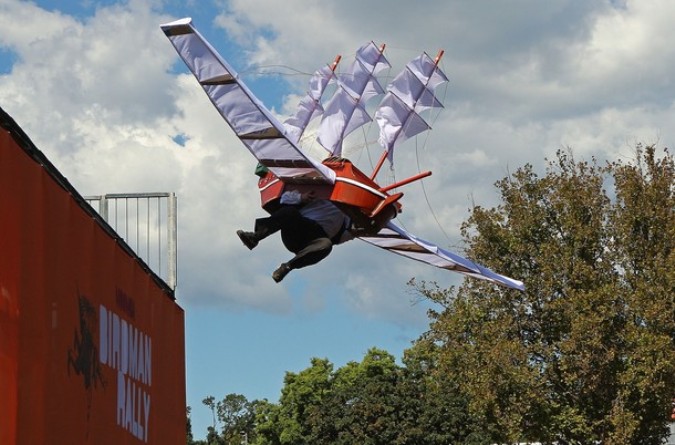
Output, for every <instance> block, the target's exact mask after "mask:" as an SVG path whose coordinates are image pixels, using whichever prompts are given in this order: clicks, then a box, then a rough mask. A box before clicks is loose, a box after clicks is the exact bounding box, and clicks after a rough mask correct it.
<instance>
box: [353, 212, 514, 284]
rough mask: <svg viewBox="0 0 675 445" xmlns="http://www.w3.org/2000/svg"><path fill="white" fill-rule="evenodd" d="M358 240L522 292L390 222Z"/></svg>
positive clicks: (507, 280) (500, 277) (509, 281)
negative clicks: (375, 232)
mask: <svg viewBox="0 0 675 445" xmlns="http://www.w3.org/2000/svg"><path fill="white" fill-rule="evenodd" d="M360 239H362V240H363V241H365V242H367V243H369V244H372V245H374V246H377V247H380V248H382V249H385V250H388V251H390V252H393V253H397V254H399V255H402V256H404V257H407V258H411V259H413V260H417V261H421V262H423V263H427V264H431V265H432V266H436V267H440V268H441V269H447V270H451V271H454V272H459V273H461V274H464V275H468V276H471V277H474V278H480V279H483V280H488V281H491V282H493V283H497V284H500V285H502V286H506V287H510V288H512V289H518V290H521V291H524V290H525V286H524V285H523V282H522V281H518V280H514V279H513V278H509V277H506V276H504V275H500V274H498V273H495V272H493V271H491V270H490V269H488V268H486V267H483V266H481V265H480V264H476V263H474V262H473V261H471V260H468V259H466V258H463V257H461V256H459V255H457V254H455V253H452V252H450V251H447V250H444V249H441V248H440V247H438V246H436V245H434V244H432V243H429V242H428V241H424V240H423V239H420V238H417V237H416V236H415V235H413V234H411V233H408V232H406V231H405V230H403V229H402V228H400V227H398V226H396V225H395V224H393V223H391V222H390V223H389V224H387V227H385V228H384V229H382V230H380V231H379V232H378V233H377V234H376V235H374V236H364V237H360Z"/></svg>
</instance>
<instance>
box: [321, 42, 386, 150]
mask: <svg viewBox="0 0 675 445" xmlns="http://www.w3.org/2000/svg"><path fill="white" fill-rule="evenodd" d="M384 48H385V46H384V45H382V46H381V47H379V48H378V47H377V46H376V45H375V43H373V42H372V41H371V42H369V43H367V44H365V45H363V46H362V47H361V48H359V49H358V51H357V52H356V58H355V60H354V61H353V62H352V64H351V65H350V67H349V69H348V70H347V71H346V72H345V73H341V74H339V75H338V87H337V89H336V91H335V93H334V94H333V96H332V97H331V98H330V100H329V101H328V103H327V104H326V106H325V107H324V108H325V110H324V114H323V116H322V119H321V124H320V126H319V130H318V132H319V136H318V137H317V140H318V142H319V144H321V146H322V147H324V148H325V149H326V150H327V151H328V152H329V153H330V154H331V155H332V156H341V155H342V143H343V141H344V138H345V137H346V136H347V135H349V134H350V133H352V132H353V131H354V130H356V129H357V128H359V127H361V126H362V125H365V124H367V123H368V122H371V121H372V118H371V117H370V115H369V114H368V112H367V111H366V107H365V105H366V102H367V101H368V100H369V99H371V98H373V97H375V96H377V95H379V94H384V88H382V86H381V85H380V83H379V81H378V80H377V77H376V76H377V74H378V73H379V72H381V71H382V70H383V69H386V68H389V67H391V65H390V64H389V61H388V60H387V59H386V58H385V56H384Z"/></svg>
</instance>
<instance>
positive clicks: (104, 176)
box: [0, 0, 675, 323]
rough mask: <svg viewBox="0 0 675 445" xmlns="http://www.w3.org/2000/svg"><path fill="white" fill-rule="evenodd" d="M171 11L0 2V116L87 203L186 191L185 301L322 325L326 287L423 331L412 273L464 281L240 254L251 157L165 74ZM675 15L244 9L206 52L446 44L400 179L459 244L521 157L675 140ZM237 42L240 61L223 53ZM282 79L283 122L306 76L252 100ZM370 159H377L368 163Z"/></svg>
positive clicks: (272, 249)
mask: <svg viewBox="0 0 675 445" xmlns="http://www.w3.org/2000/svg"><path fill="white" fill-rule="evenodd" d="M160 6H161V4H160V3H155V4H153V3H148V2H144V1H140V0H138V1H130V2H128V3H125V4H122V5H116V6H110V7H99V8H98V9H97V10H96V11H95V13H93V15H91V16H90V17H88V18H86V19H75V18H73V17H71V16H68V15H65V14H61V13H58V12H48V11H46V10H44V9H41V8H39V7H37V6H36V5H35V4H33V3H30V2H23V1H8V0H4V1H2V2H0V27H2V29H3V30H4V31H3V32H2V33H0V46H1V47H2V48H4V49H7V50H9V51H12V52H13V53H15V54H16V59H15V60H16V62H15V63H14V65H13V66H12V68H11V71H10V72H8V73H6V74H5V75H3V76H0V106H2V107H3V108H4V109H5V110H6V111H8V112H9V113H10V114H11V115H12V116H13V117H14V118H15V119H16V120H17V122H18V123H19V125H21V126H22V127H23V128H24V130H25V131H26V132H27V133H28V134H29V136H30V137H31V138H32V139H33V140H34V142H36V144H37V145H38V147H39V148H41V149H42V150H43V151H44V152H45V153H46V154H47V156H48V157H49V158H50V159H51V160H52V161H53V162H54V163H55V164H56V166H57V167H58V168H59V169H60V170H61V171H62V172H63V173H64V174H65V175H66V176H67V177H68V178H69V180H70V181H71V182H72V183H73V184H74V185H75V186H76V187H77V188H78V189H79V190H80V191H81V192H82V193H83V194H102V193H113V192H139V191H149V190H152V191H175V192H176V193H177V195H178V199H179V249H180V250H179V253H180V256H179V261H180V262H179V285H180V294H179V295H180V296H181V298H185V299H190V301H191V302H193V303H195V304H201V305H223V306H227V307H229V308H246V307H254V308H258V309H263V310H268V311H282V312H283V311H290V310H293V308H294V306H293V305H304V307H306V308H308V309H310V310H317V311H320V310H322V308H323V307H324V305H325V301H326V298H330V297H329V296H326V295H324V294H323V293H322V291H321V289H325V288H332V289H333V291H332V292H341V293H343V294H344V295H346V297H345V301H346V302H347V303H346V304H348V305H349V307H350V308H351V309H352V310H354V311H358V312H360V313H363V314H366V315H368V314H370V315H373V314H378V316H380V317H385V318H386V317H390V318H391V319H393V320H399V321H401V322H408V323H417V322H419V319H420V317H421V318H423V316H424V314H423V313H422V311H420V310H418V309H419V308H415V309H411V308H410V298H409V296H408V295H407V294H406V289H405V286H404V283H405V282H407V280H408V279H409V278H411V277H412V276H418V277H420V278H427V277H429V278H430V279H440V280H447V282H448V283H453V284H454V283H456V282H458V280H459V277H458V276H455V275H452V274H448V273H447V272H444V271H440V272H439V271H436V270H434V269H432V268H430V267H426V266H422V265H417V264H416V263H412V262H409V261H407V260H404V259H402V258H397V257H394V258H390V257H388V256H387V254H385V253H383V252H380V251H377V250H375V249H374V248H372V247H369V246H366V245H364V244H363V243H360V242H354V243H349V244H347V245H346V246H340V247H338V248H336V251H335V253H334V254H332V255H331V257H330V258H328V259H327V260H326V261H324V262H322V263H321V264H319V265H317V266H314V267H313V268H312V270H301V271H294V272H293V273H292V274H291V275H289V277H288V278H287V280H289V281H288V283H286V282H285V283H284V284H282V285H276V284H275V283H274V282H273V281H272V279H271V278H270V276H269V274H270V273H271V272H272V270H274V269H275V268H276V267H277V266H278V264H279V263H280V262H281V261H284V260H287V259H288V257H289V254H288V253H287V252H286V251H285V250H284V249H283V247H282V246H281V243H280V242H279V240H278V237H274V239H273V240H266V241H265V242H263V243H262V244H261V246H260V247H259V248H257V249H256V250H255V251H254V252H249V251H248V250H247V249H246V248H245V247H243V246H242V245H241V243H240V241H239V240H238V238H237V237H236V235H235V234H234V232H235V230H236V229H239V228H251V227H252V225H253V220H254V219H255V218H256V217H258V216H262V215H263V211H262V210H261V209H260V207H259V206H258V203H259V196H258V193H257V190H256V186H255V183H256V177H255V176H253V174H252V170H253V167H254V165H255V162H254V159H253V158H252V157H251V156H250V155H249V154H248V152H247V151H246V150H245V149H244V147H243V145H242V144H241V143H240V142H239V141H238V140H237V139H236V138H235V137H234V136H233V135H232V132H231V131H230V129H229V127H228V126H227V125H226V124H225V122H224V121H222V119H221V118H220V117H219V116H218V114H217V112H216V111H215V109H214V108H213V107H212V105H211V104H210V103H209V101H208V99H207V97H206V96H205V94H204V93H203V92H202V91H201V89H200V87H199V86H198V85H197V83H196V81H194V79H193V78H192V77H191V76H190V75H187V74H176V73H172V72H171V70H172V68H174V67H178V70H179V71H181V72H185V70H184V68H183V67H182V65H180V64H178V65H176V63H177V57H176V55H175V53H174V50H173V48H172V47H171V45H170V44H169V42H168V41H167V40H166V38H165V37H164V36H163V35H162V33H161V31H160V30H159V24H160V23H164V22H167V21H169V20H171V19H173V18H175V17H169V16H168V15H167V14H164V13H160V12H158V9H159V7H160ZM674 18H675V6H671V3H670V2H668V1H666V0H662V1H653V2H639V1H637V0H628V1H626V2H625V5H623V6H622V7H616V6H614V5H613V3H612V2H610V1H609V0H607V1H602V2H586V3H584V2H577V1H571V0H555V1H550V2H540V1H535V0H521V1H518V2H499V3H491V4H490V7H486V4H485V3H483V2H460V1H436V2H425V3H424V4H423V5H422V4H419V3H406V2H367V3H364V2H361V1H358V2H357V1H355V0H343V1H340V2H337V1H329V2H320V3H317V2H313V1H310V0H288V1H285V2H269V1H264V0H247V1H243V0H241V1H233V2H229V3H228V7H227V9H223V10H222V11H221V13H220V14H219V15H215V16H214V23H215V24H216V25H217V26H221V27H223V28H224V29H226V31H227V36H228V38H229V39H234V42H233V41H227V42H226V41H218V40H213V41H212V42H211V43H212V44H213V45H214V46H215V47H216V48H219V47H222V48H225V50H224V51H223V53H222V55H223V56H224V57H225V58H228V59H230V58H233V59H234V60H236V61H238V62H241V63H242V64H243V65H244V66H235V68H237V69H238V70H239V71H240V72H244V71H246V70H248V69H249V68H250V66H247V64H250V65H253V66H262V65H270V64H284V65H287V66H289V67H291V68H293V69H295V70H298V71H301V72H306V73H311V72H312V71H314V70H315V69H316V68H318V67H319V66H321V65H322V64H324V63H328V62H330V61H332V59H333V57H334V56H335V55H336V54H338V53H341V54H342V55H343V56H344V58H345V59H344V61H343V65H345V66H346V65H347V64H349V62H350V61H351V55H352V54H353V52H354V50H355V49H356V48H357V47H359V46H360V45H361V44H362V43H364V42H366V41H368V40H371V39H372V40H374V41H375V42H377V43H387V45H388V46H387V48H388V50H387V51H388V57H389V59H390V61H391V62H392V64H393V65H394V66H395V69H394V70H393V71H392V74H393V73H395V72H396V70H397V69H399V68H401V67H402V65H403V64H404V63H405V62H406V61H407V60H409V59H411V58H412V57H414V56H416V55H417V54H418V53H419V52H420V51H422V50H426V51H428V52H429V53H431V54H432V55H433V54H435V52H436V50H438V49H441V48H443V49H445V51H446V53H445V56H444V59H443V62H442V66H443V67H444V69H445V71H446V72H447V74H448V75H449V77H450V84H449V87H448V90H447V94H446V97H445V106H446V110H444V112H443V113H442V114H441V115H440V116H439V118H438V119H437V120H435V121H434V122H432V124H433V128H434V130H433V133H432V135H431V136H430V138H429V139H428V140H426V142H425V141H424V140H421V139H420V140H418V141H417V143H418V144H419V145H418V146H416V145H415V141H410V142H409V144H407V145H406V146H403V147H399V148H397V163H396V170H395V174H396V178H397V179H401V178H402V177H405V176H408V175H410V174H414V173H417V171H418V170H425V169H431V170H433V172H434V174H433V176H431V177H430V178H428V179H426V180H425V182H424V188H422V187H421V186H419V184H412V185H409V186H406V187H405V188H404V189H403V191H404V192H405V196H404V198H403V201H402V202H403V205H404V213H403V214H402V215H400V221H401V222H402V223H403V224H404V225H405V226H406V228H407V229H409V230H411V231H412V232H413V233H416V234H418V235H420V236H421V237H423V238H425V239H428V240H430V241H435V242H438V243H439V244H440V245H441V246H444V247H446V246H448V245H450V246H455V245H457V244H458V243H459V224H460V223H461V221H462V220H464V219H465V218H466V216H467V215H468V212H467V209H468V208H469V207H470V205H471V203H472V200H473V201H475V202H476V203H477V204H480V205H494V204H495V203H496V200H497V196H496V191H495V189H494V188H493V183H494V182H495V181H496V180H498V179H500V178H502V177H503V176H505V175H506V174H508V171H509V170H511V171H512V170H515V169H516V168H517V167H519V166H521V165H523V164H525V163H526V162H530V163H532V164H534V165H535V166H541V165H542V164H543V158H544V157H545V156H550V155H551V154H553V153H554V152H555V150H557V149H558V148H561V147H563V146H570V147H572V148H573V149H574V150H575V151H577V152H580V153H581V154H582V155H583V156H590V155H600V157H602V156H608V157H613V156H617V155H621V154H625V153H626V152H627V151H629V150H628V147H630V145H632V143H633V141H646V142H653V141H656V140H658V141H659V142H660V143H662V144H665V145H672V144H673V139H674V137H675V135H674V134H673V130H672V125H671V122H672V121H673V117H675V112H674V111H675V110H674V108H675V106H674V105H673V94H672V91H673V80H672V76H671V73H672V72H673V71H674V68H675V63H674V62H675V57H674V50H673V49H672V45H671V42H670V41H669V39H668V35H669V27H670V24H671V23H672V21H673V19H674ZM196 25H197V26H198V28H200V27H208V26H210V25H211V23H203V24H201V23H199V22H196ZM213 35H220V36H222V34H215V33H213ZM233 43H239V44H242V45H244V47H243V48H242V49H241V50H240V51H237V52H236V53H232V54H228V53H227V51H232V48H234V47H233ZM242 55H243V56H245V57H242ZM242 60H245V61H243V62H242ZM246 75H247V76H248V77H250V78H253V77H255V76H253V75H252V74H246ZM245 78H246V77H245ZM279 79H280V80H281V81H282V82H286V83H288V86H289V87H288V89H287V90H286V91H283V92H282V96H280V97H278V98H277V99H276V100H277V102H276V104H273V105H275V107H277V108H278V109H280V110H283V112H285V113H287V112H288V110H291V109H292V107H293V106H294V105H295V104H296V103H297V96H296V95H297V94H300V93H301V92H302V91H303V90H304V89H305V88H306V86H305V82H306V81H307V80H308V75H307V76H295V75H294V76H282V77H281V78H279V77H277V78H274V79H272V80H270V79H265V78H258V79H256V87H257V88H259V89H254V91H255V92H259V93H260V94H261V95H268V94H270V92H269V91H267V89H266V86H265V81H266V80H270V83H272V81H274V83H275V85H278V81H279ZM275 94H276V92H275ZM283 95H287V96H288V97H283ZM287 104H291V105H290V106H288V105H287ZM176 136H180V137H181V140H182V142H181V144H182V146H181V144H178V143H177V142H175V141H174V140H173V139H172V138H174V137H176ZM371 136H372V135H371ZM371 157H377V153H376V150H373V152H372V153H371ZM359 161H360V162H363V164H365V165H368V164H369V162H368V156H367V155H366V154H365V153H363V154H361V155H360V158H359ZM385 180H386V178H385ZM430 207H431V208H430ZM434 214H435V217H434ZM436 219H437V220H438V222H437V221H436ZM439 224H440V227H439ZM455 250H461V249H455ZM460 253H461V252H460ZM391 277H395V279H391ZM439 277H440V278H439ZM290 286H300V287H301V288H302V289H304V294H303V296H302V298H300V299H298V300H292V299H291V298H290V296H289V294H288V289H289V288H290Z"/></svg>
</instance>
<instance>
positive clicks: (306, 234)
mask: <svg viewBox="0 0 675 445" xmlns="http://www.w3.org/2000/svg"><path fill="white" fill-rule="evenodd" d="M281 239H282V241H283V243H284V246H286V248H287V249H288V250H290V251H291V252H293V253H295V256H294V257H293V258H292V259H291V260H290V261H288V262H286V263H282V264H281V265H280V266H279V268H277V270H275V271H274V273H272V278H274V281H276V282H277V283H278V282H279V281H281V280H283V279H284V277H285V276H286V275H287V274H288V273H289V272H290V271H291V270H293V269H300V268H302V267H307V266H311V265H312V264H316V263H318V262H319V261H321V260H323V259H324V258H326V257H327V256H328V255H329V254H330V252H331V250H332V249H333V243H332V241H331V240H330V238H328V237H327V236H326V232H324V231H323V229H322V228H321V226H319V225H318V224H317V223H315V222H314V221H310V220H307V219H303V220H302V221H300V222H299V224H298V225H296V226H294V227H293V228H292V229H288V230H287V229H286V228H284V229H282V231H281Z"/></svg>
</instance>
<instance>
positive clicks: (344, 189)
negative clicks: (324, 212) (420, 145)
mask: <svg viewBox="0 0 675 445" xmlns="http://www.w3.org/2000/svg"><path fill="white" fill-rule="evenodd" d="M323 164H324V165H326V166H327V167H330V168H331V169H332V170H333V171H334V172H335V174H336V179H335V183H333V184H285V183H284V182H282V181H281V180H279V178H277V177H276V176H274V175H273V174H271V173H269V172H268V173H267V175H266V176H264V177H262V178H261V179H260V180H259V181H258V188H259V190H260V198H261V205H262V207H263V208H264V209H265V210H267V211H269V212H272V211H274V209H275V208H276V207H277V206H278V205H279V199H280V198H281V195H282V194H283V193H284V192H286V191H291V190H298V191H300V192H307V191H310V190H313V191H314V193H315V195H316V196H317V197H318V198H324V199H330V200H331V201H333V202H334V203H335V204H337V205H338V206H340V207H341V208H342V209H343V210H344V211H345V212H346V213H348V214H349V216H350V217H352V219H353V220H354V222H355V224H357V226H360V227H363V228H367V227H373V225H377V226H378V227H382V226H383V225H384V224H386V222H387V221H389V220H390V219H392V218H394V217H395V216H396V214H398V213H400V212H401V204H400V203H399V202H398V200H399V199H400V198H401V196H403V194H402V193H396V194H392V195H390V194H388V193H387V192H385V191H382V189H381V187H380V186H379V185H377V183H376V182H375V181H373V180H372V179H370V178H369V177H368V176H367V175H365V174H364V173H363V172H361V171H360V170H359V169H358V168H356V167H355V166H354V164H352V163H351V162H350V161H348V160H346V159H335V158H329V159H326V160H325V161H324V162H323Z"/></svg>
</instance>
